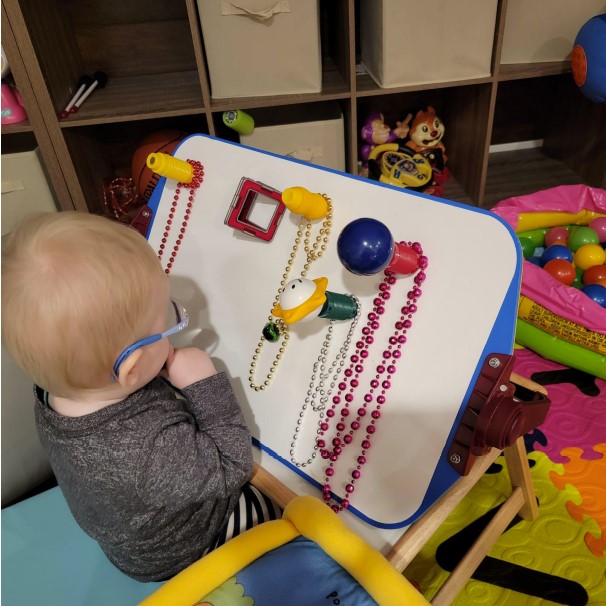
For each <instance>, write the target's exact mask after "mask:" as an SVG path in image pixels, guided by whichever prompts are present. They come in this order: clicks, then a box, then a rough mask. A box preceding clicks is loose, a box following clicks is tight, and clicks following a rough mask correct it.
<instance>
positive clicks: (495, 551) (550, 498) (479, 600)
mask: <svg viewBox="0 0 606 606" xmlns="http://www.w3.org/2000/svg"><path fill="white" fill-rule="evenodd" d="M529 458H530V460H531V461H534V465H533V467H532V469H531V477H532V479H533V482H534V485H535V489H536V493H537V498H538V500H539V513H540V517H539V518H538V519H537V520H535V521H534V522H526V521H523V520H522V521H518V522H517V523H515V524H514V525H513V526H511V527H510V528H509V529H508V530H507V531H506V532H505V533H504V534H503V535H502V536H501V537H500V539H499V540H498V541H497V543H496V544H495V545H494V546H493V548H492V550H491V551H490V553H489V556H488V557H487V558H486V559H485V560H484V562H483V563H482V564H481V565H480V567H479V568H478V575H474V577H475V576H481V577H482V578H485V579H490V582H483V581H479V580H476V579H475V578H472V580H470V581H469V582H468V583H467V584H466V585H465V588H464V589H463V591H462V592H461V593H460V594H459V595H458V597H457V598H456V599H455V601H454V602H453V605H454V606H468V605H469V604H474V606H484V605H485V606H511V604H516V606H544V605H545V604H550V603H567V604H570V603H575V604H580V605H582V604H591V605H592V606H597V605H604V604H606V583H605V582H604V575H605V572H606V561H605V560H604V559H603V558H598V557H596V556H595V555H594V554H593V553H591V552H590V551H589V550H588V549H587V546H586V544H585V541H584V536H585V535H586V534H587V533H589V534H591V535H593V534H596V533H599V527H598V524H597V522H596V521H595V520H594V519H592V518H588V517H586V516H585V517H584V519H582V520H579V521H576V520H573V519H571V518H570V516H569V514H568V510H567V507H566V504H567V503H568V502H569V501H573V502H574V501H579V500H580V493H579V491H578V490H577V489H576V488H575V487H574V486H573V485H572V484H566V485H565V486H564V487H563V489H562V490H559V489H558V488H556V487H555V486H554V485H553V483H552V481H551V479H550V477H549V474H550V473H551V472H553V471H558V472H560V473H561V472H563V469H564V467H563V465H561V464H554V463H553V462H552V461H550V460H549V459H548V457H547V456H546V455H545V454H544V453H542V452H533V453H530V454H529ZM499 462H501V461H499ZM510 490H511V489H510V485H509V479H508V473H507V469H506V466H505V464H504V461H503V465H502V467H501V470H500V471H499V472H498V473H496V474H490V473H489V474H485V475H484V477H483V478H482V479H481V480H480V481H479V482H478V483H477V484H476V486H475V487H474V488H473V489H472V490H471V492H470V493H469V495H468V496H467V497H466V498H465V499H464V500H463V501H462V502H461V503H460V504H459V506H458V507H457V508H456V509H455V511H454V512H453V513H452V514H451V516H450V517H449V518H448V519H447V520H446V521H445V522H444V524H443V525H442V526H441V528H440V529H439V530H438V532H437V533H436V534H435V535H434V537H433V538H432V539H431V541H430V542H428V543H427V544H426V545H425V546H424V548H423V549H422V550H421V552H420V553H419V555H418V556H417V557H416V558H415V559H414V560H413V562H412V563H411V564H410V566H409V567H408V568H407V569H406V571H405V575H406V576H407V578H409V579H410V580H411V581H413V582H416V583H418V584H419V586H420V587H421V590H422V591H423V594H424V595H425V597H427V598H428V599H431V598H432V597H433V596H434V595H435V593H436V591H437V589H438V588H439V587H440V585H441V584H442V583H443V582H444V581H445V580H446V578H447V576H448V572H447V571H445V570H444V569H442V568H441V567H440V566H439V564H438V562H437V559H436V551H437V549H438V547H439V546H440V545H441V544H442V543H444V542H445V541H446V540H452V537H455V536H456V535H457V533H460V532H461V531H462V530H463V529H465V528H466V527H467V526H468V525H470V524H472V523H473V522H474V521H475V520H477V519H478V518H480V517H481V516H482V515H484V514H486V513H487V512H488V511H489V510H490V509H492V508H494V507H496V506H497V505H498V504H499V503H500V502H502V501H503V500H504V499H505V498H506V496H507V495H508V494H509V493H510ZM563 554H565V555H566V557H563ZM512 572H513V574H512ZM512 585H513V586H514V587H515V588H516V591H514V590H513V589H512ZM539 592H542V593H541V595H536V594H537V593H539ZM533 593H534V595H533ZM571 596H572V597H571Z"/></svg>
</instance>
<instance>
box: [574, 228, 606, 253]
mask: <svg viewBox="0 0 606 606" xmlns="http://www.w3.org/2000/svg"><path fill="white" fill-rule="evenodd" d="M599 241H600V239H599V238H598V234H597V233H596V232H595V231H594V230H593V229H591V228H590V227H576V228H575V229H573V230H572V232H571V233H570V235H569V236H568V247H569V248H570V250H572V252H576V251H577V250H579V248H581V246H583V245H585V244H598V243H599Z"/></svg>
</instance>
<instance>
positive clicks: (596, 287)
mask: <svg viewBox="0 0 606 606" xmlns="http://www.w3.org/2000/svg"><path fill="white" fill-rule="evenodd" d="M581 292H584V293H585V294H586V295H587V296H588V297H589V298H590V299H592V300H593V301H595V302H596V303H597V304H598V305H601V306H602V307H606V286H602V285H601V284H588V285H587V286H583V288H581Z"/></svg>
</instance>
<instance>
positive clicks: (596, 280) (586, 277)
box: [583, 265, 606, 286]
mask: <svg viewBox="0 0 606 606" xmlns="http://www.w3.org/2000/svg"><path fill="white" fill-rule="evenodd" d="M583 283H584V284H601V285H602V286H606V265H593V266H592V267H588V268H587V269H586V270H585V273H583Z"/></svg>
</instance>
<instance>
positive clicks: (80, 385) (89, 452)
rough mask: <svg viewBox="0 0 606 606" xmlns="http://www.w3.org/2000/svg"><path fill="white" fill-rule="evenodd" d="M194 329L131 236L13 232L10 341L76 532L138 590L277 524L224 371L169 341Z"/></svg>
mask: <svg viewBox="0 0 606 606" xmlns="http://www.w3.org/2000/svg"><path fill="white" fill-rule="evenodd" d="M187 322H188V317H187V313H186V311H185V310H184V309H183V307H182V306H181V305H180V304H179V303H178V302H177V301H175V300H173V299H171V298H170V297H169V284H168V277H167V275H166V274H165V273H164V270H163V269H162V267H161V264H160V262H159V260H158V258H157V257H156V255H155V253H154V251H153V250H152V248H151V247H150V246H149V244H148V243H147V241H146V240H145V239H144V238H143V237H142V236H141V235H140V234H139V233H137V232H136V231H134V230H133V229H130V228H128V227H126V226H124V225H121V224H118V223H114V222H112V221H110V220H108V219H105V218H103V217H99V216H95V215H91V214H87V213H79V212H61V213H53V214H46V215H36V216H33V217H31V218H30V219H28V220H26V221H25V222H24V223H22V224H21V225H20V226H18V227H17V228H16V229H15V230H14V231H13V232H12V233H11V235H10V236H9V239H8V242H7V243H6V246H5V248H4V250H3V255H2V337H3V341H4V343H5V345H6V347H7V348H8V349H9V351H10V352H11V354H12V355H13V357H14V359H15V361H16V362H17V363H18V364H19V365H20V366H21V367H22V368H23V370H24V371H25V372H26V373H27V374H28V375H29V376H30V377H31V378H32V379H33V381H34V383H35V389H34V393H35V416H36V424H37V428H38V433H39V436H40V440H41V442H42V444H43V446H44V449H45V451H46V453H47V455H48V458H49V460H50V463H51V466H52V468H53V471H54V473H55V476H56V478H57V481H58V483H59V486H60V488H61V490H62V491H63V494H64V496H65V499H66V500H67V503H68V504H69V507H70V509H71V512H72V514H73V515H74V517H75V519H76V521H77V522H78V524H79V525H80V526H81V527H82V528H83V530H84V531H85V532H86V533H88V534H89V535H90V536H91V537H93V538H94V539H95V540H97V541H98V543H99V545H100V546H101V548H102V549H103V551H104V552H105V553H106V554H107V557H108V558H109V559H110V560H111V561H112V562H113V563H114V565H116V566H117V567H118V568H119V569H120V570H122V571H123V572H124V573H126V574H127V575H129V576H131V577H133V578H135V579H138V580H141V581H152V580H154V581H155V580H162V579H166V578H169V577H171V576H173V575H174V574H176V573H177V572H179V571H180V570H182V569H183V568H185V567H186V566H188V565H189V564H191V563H192V562H194V561H195V560H197V559H198V558H200V557H201V556H202V555H204V554H205V553H206V552H208V551H209V550H211V549H213V548H215V547H217V546H218V545H219V544H221V543H222V542H224V541H225V540H227V539H228V538H230V537H231V536H234V535H235V534H238V532H239V529H240V528H241V527H242V528H245V527H246V526H247V525H249V526H250V525H253V524H255V523H258V522H261V521H263V520H265V519H273V518H275V517H276V516H277V515H279V512H278V510H277V508H274V507H273V505H272V503H271V501H270V500H269V499H267V497H265V496H264V495H262V494H261V493H259V492H258V491H257V490H256V489H254V488H253V487H252V486H250V485H249V484H248V483H247V481H248V480H249V478H250V476H251V472H252V451H251V438H250V433H249V431H248V429H247V427H246V424H245V422H244V419H243V416H242V413H241V411H240V407H239V405H238V402H237V401H236V398H235V396H234V393H233V391H232V388H231V386H230V383H229V380H228V378H227V376H226V374H225V373H223V372H221V373H217V371H216V370H215V367H214V366H213V363H212V361H211V359H210V357H209V356H208V354H206V353H205V352H204V351H202V350H200V349H197V348H195V347H187V348H183V349H173V348H172V347H171V346H170V344H169V342H168V340H167V337H168V336H169V335H171V334H174V333H175V332H177V331H179V330H182V329H183V328H185V326H187ZM251 513H252V518H254V519H251Z"/></svg>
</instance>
